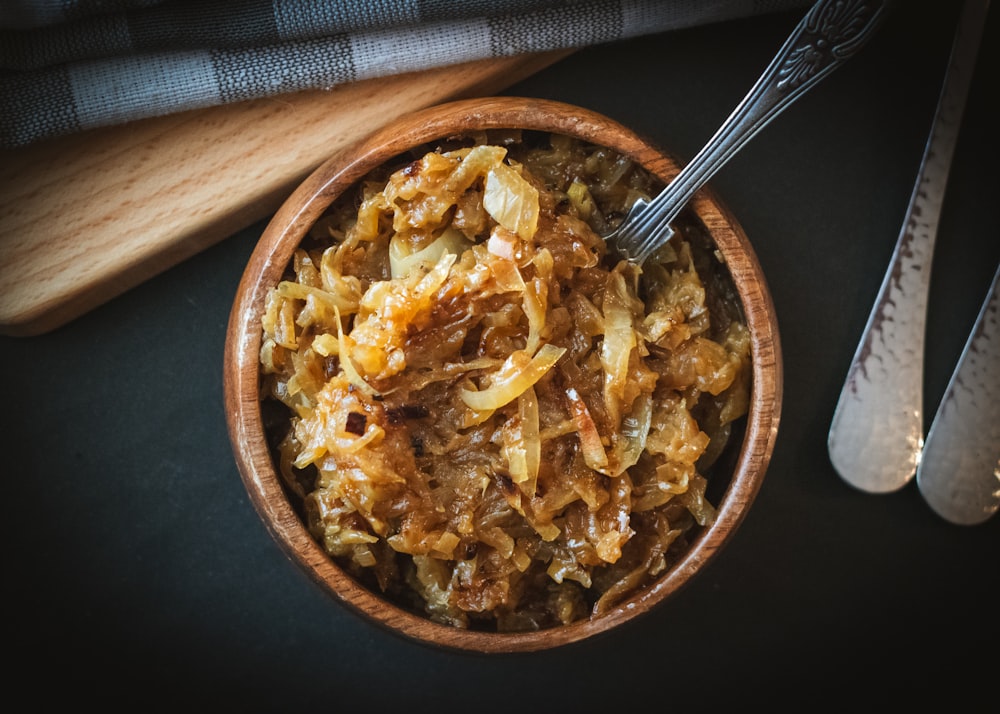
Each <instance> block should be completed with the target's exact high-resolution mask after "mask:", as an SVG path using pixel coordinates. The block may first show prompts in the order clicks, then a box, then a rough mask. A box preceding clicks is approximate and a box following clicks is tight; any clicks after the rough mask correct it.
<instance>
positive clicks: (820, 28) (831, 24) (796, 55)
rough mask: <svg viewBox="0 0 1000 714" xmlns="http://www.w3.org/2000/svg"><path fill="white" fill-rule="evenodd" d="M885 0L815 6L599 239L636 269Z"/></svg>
mask: <svg viewBox="0 0 1000 714" xmlns="http://www.w3.org/2000/svg"><path fill="white" fill-rule="evenodd" d="M890 4H891V3H890V2H883V1H882V0H878V1H876V2H872V1H870V0H850V1H846V2H845V0H819V2H817V3H816V4H815V5H813V6H812V8H810V10H809V12H808V13H806V15H805V17H803V18H802V20H801V21H800V22H799V24H798V25H796V26H795V29H794V30H793V31H792V33H791V35H789V37H788V39H787V40H786V41H785V43H784V44H783V45H782V46H781V49H780V50H779V51H778V53H777V54H776V55H775V57H774V59H773V60H771V63H770V64H769V65H768V67H767V69H765V70H764V73H763V74H762V75H761V76H760V78H759V79H758V80H757V81H756V82H755V83H754V85H753V87H751V89H750V91H749V92H748V93H747V95H746V96H745V97H744V98H743V100H742V101H741V102H740V103H739V105H737V107H736V109H734V110H733V112H732V114H730V115H729V117H728V118H727V119H726V121H725V122H724V123H723V124H722V126H721V127H719V129H718V131H716V133H715V134H714V135H713V136H712V138H711V139H710V140H709V141H708V143H707V144H705V146H704V147H703V148H702V149H701V150H700V151H699V152H698V154H697V155H696V156H695V157H694V158H693V159H692V160H691V162H690V163H688V164H687V165H686V166H685V167H684V168H683V170H681V172H680V173H679V174H677V176H676V177H675V178H674V179H673V181H671V182H670V184H669V185H668V186H667V187H666V188H665V189H664V190H663V191H661V192H660V193H659V194H658V195H657V196H655V197H654V198H653V199H652V200H650V201H648V202H647V201H642V200H640V201H636V203H635V204H634V205H633V206H632V209H631V210H630V211H629V214H628V216H626V218H625V220H624V221H623V222H622V224H621V225H620V226H619V227H618V228H617V229H616V230H614V231H612V232H611V233H610V234H609V235H608V236H607V241H608V243H609V244H610V245H612V246H613V247H614V248H615V249H616V250H617V251H618V252H619V253H620V254H621V255H622V256H623V257H626V258H628V259H630V260H633V261H635V262H637V263H639V264H640V265H641V264H642V263H643V262H644V261H645V260H646V259H647V258H648V257H649V256H650V255H652V254H653V253H655V252H656V250H657V249H658V248H659V247H660V246H662V245H664V244H665V243H666V242H667V241H669V240H670V237H671V236H672V235H673V229H672V228H671V227H670V224H671V222H673V220H674V219H675V218H677V215H678V214H679V213H680V212H681V210H682V209H683V208H684V206H685V205H686V204H687V202H688V201H690V200H691V198H692V197H693V196H694V194H695V193H696V192H697V191H698V189H700V188H701V187H702V186H704V185H705V183H706V182H707V181H708V180H709V179H711V178H712V176H714V175H715V173H716V172H717V171H718V170H719V169H720V168H722V166H723V165H724V164H725V163H726V162H727V161H728V160H729V159H730V158H731V157H732V156H733V155H734V154H735V153H736V152H738V151H739V150H740V149H741V148H742V147H743V146H744V144H746V143H747V142H748V141H750V139H752V138H753V137H754V136H755V135H756V134H757V132H759V131H760V130H761V129H763V128H764V127H765V126H767V124H769V123H770V122H771V120H773V119H774V118H775V117H776V116H778V115H779V114H780V113H781V112H782V111H784V110H785V109H787V108H788V107H789V106H790V105H791V104H792V103H793V102H795V100H796V99H798V98H799V97H801V96H802V95H803V94H805V93H806V92H807V91H808V90H809V89H811V88H812V87H813V86H815V85H816V84H817V83H818V82H819V81H820V80H821V79H823V78H824V77H826V76H827V75H829V74H830V73H831V72H832V71H833V70H835V69H836V68H837V67H839V66H840V65H841V64H843V63H844V62H846V61H847V60H848V59H850V58H851V57H853V56H854V55H855V54H856V53H857V52H858V51H859V50H860V49H861V48H862V47H863V46H864V45H865V44H866V42H867V41H868V39H869V38H870V37H871V36H872V35H873V34H874V33H875V30H876V29H877V28H878V25H879V24H880V22H881V20H882V19H883V17H884V15H885V12H886V10H887V7H888V6H889V5H890Z"/></svg>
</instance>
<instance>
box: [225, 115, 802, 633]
mask: <svg viewBox="0 0 1000 714" xmlns="http://www.w3.org/2000/svg"><path fill="white" fill-rule="evenodd" d="M484 128H524V129H536V130H540V131H547V132H558V133H563V134H568V135H571V136H576V137H579V138H583V139H585V140H589V141H593V142H596V143H600V144H602V145H605V146H608V147H611V148H613V149H615V150H617V151H619V152H620V153H623V154H625V155H628V156H630V157H631V158H632V159H634V160H636V161H637V162H638V163H640V164H642V165H643V166H644V167H645V168H647V169H648V170H650V171H651V172H653V173H654V174H656V175H657V176H658V177H659V178H661V179H662V180H663V181H668V180H669V179H670V178H672V177H673V176H674V175H675V174H676V173H677V170H678V164H677V162H676V161H675V160H674V159H673V158H672V157H671V156H669V155H668V154H666V153H664V152H663V151H661V150H660V149H658V148H657V147H654V146H651V145H650V144H649V143H647V142H645V141H644V140H643V139H642V138H640V137H639V136H638V135H636V134H635V133H634V132H632V131H631V130H629V129H628V128H626V127H624V126H621V125H620V124H618V123H616V122H614V121H613V120H611V119H608V118H606V117H604V116H602V115H599V114H596V113H594V112H590V111H588V110H586V109H583V108H580V107H574V106H571V105H566V104H562V103H558V102H551V101H545V100H539V99H523V98H515V97H506V98H505V97H492V98H485V99H473V100H466V101H460V102H452V103H448V104H445V105H441V106H436V107H433V108H431V109H428V110H425V111H423V112H418V113H415V114H413V115H410V116H408V117H407V118H406V119H405V120H402V121H399V122H395V123H393V124H391V125H389V126H387V127H385V128H384V129H383V130H381V131H378V132H375V133H374V134H373V135H372V136H371V137H369V138H368V139H366V140H365V141H363V142H360V143H359V144H357V145H354V146H352V147H351V148H350V149H349V150H346V151H344V152H341V153H340V154H338V155H336V156H334V157H332V158H331V159H330V160H328V161H326V162H324V163H323V164H322V165H321V166H319V167H318V168H317V169H316V171H314V172H313V173H312V174H311V175H310V176H309V177H308V178H307V179H306V180H305V181H303V182H302V183H301V184H300V185H299V186H298V188H296V189H295V191H294V192H292V194H291V195H290V196H289V198H288V200H287V201H286V202H285V203H284V204H283V205H282V206H281V207H280V208H279V209H278V211H277V212H276V213H275V215H274V217H273V218H272V220H271V221H270V222H269V224H268V226H267V228H266V229H265V231H264V233H263V235H262V236H261V239H260V241H259V242H258V244H257V246H256V248H255V250H254V252H253V254H252V255H251V256H250V259H249V262H248V265H247V267H246V270H245V271H244V274H243V276H242V279H241V281H240V284H239V287H238V289H237V294H236V299H235V301H234V304H233V308H232V312H231V313H230V319H229V325H228V330H227V334H226V344H225V355H224V365H225V366H224V372H223V389H224V399H225V408H226V409H225V411H226V418H227V423H228V428H229V435H230V439H231V441H232V445H233V452H234V455H235V458H236V462H237V466H238V467H239V470H240V474H241V477H242V479H243V482H244V485H245V486H246V488H247V492H248V494H249V496H250V499H251V501H252V503H253V504H254V507H255V508H256V510H257V512H258V513H259V514H260V516H261V518H262V519H263V521H264V522H265V524H266V525H267V527H268V529H269V531H270V533H271V534H272V536H273V537H274V538H275V540H276V541H277V543H278V544H279V545H280V546H281V547H282V549H283V550H284V551H285V553H286V554H287V555H288V556H289V558H290V559H291V560H292V561H293V562H295V563H297V564H298V565H299V566H300V567H301V568H302V569H303V570H304V571H305V572H306V573H307V574H308V575H309V576H310V577H311V578H312V579H313V580H314V581H315V582H316V583H318V584H319V585H320V586H321V587H322V588H323V589H324V590H325V591H326V592H328V593H329V594H330V595H331V596H333V597H334V598H336V599H337V600H338V601H340V602H341V603H342V604H344V605H345V606H347V607H349V608H350V609H352V610H353V611H355V612H357V613H359V614H361V615H362V616H364V617H365V618H367V619H368V620H369V621H370V622H372V623H374V624H376V625H378V626H380V627H383V628H385V629H387V630H389V631H392V632H394V633H396V634H398V635H401V636H404V637H406V638H410V639H413V640H416V641H419V642H423V643H426V644H430V645H434V646H437V647H442V648H445V649H451V650H462V651H474V652H481V653H507V652H529V651H537V650H542V649H547V648H553V647H559V646H562V645H566V644H569V643H573V642H577V641H580V640H583V639H586V638H589V637H592V636H595V635H600V634H602V633H604V632H607V631H608V630H610V629H612V628H614V627H616V626H618V625H620V624H622V623H625V622H627V621H630V620H632V619H634V618H636V617H639V616H641V615H643V614H644V613H647V612H649V611H650V610H651V609H652V608H654V607H656V606H657V605H659V604H660V603H661V602H663V601H664V600H665V599H666V598H668V597H669V596H670V595H671V594H673V593H675V592H677V591H678V590H679V589H680V588H682V587H683V586H684V585H685V584H686V583H688V582H689V581H690V580H691V578H693V577H695V576H696V575H697V574H698V573H699V572H701V570H702V568H703V567H704V566H705V565H706V564H707V563H709V562H710V561H711V560H712V559H713V558H714V557H715V555H716V554H717V553H718V552H719V551H720V549H721V548H722V547H723V546H724V545H725V544H726V543H727V542H728V541H729V540H730V538H731V536H732V535H733V533H734V532H735V531H736V529H737V528H738V526H739V525H740V524H741V523H742V521H743V519H744V518H745V516H746V513H747V509H748V508H749V507H750V506H751V504H752V503H753V501H754V499H755V497H756V495H757V493H758V491H759V489H760V486H761V484H762V482H763V479H764V475H765V472H766V470H767V466H768V464H769V462H770V459H771V454H772V451H773V449H774V444H775V439H776V438H777V431H778V424H779V420H780V415H781V403H782V384H783V363H782V356H781V347H780V340H779V334H778V325H777V317H776V314H775V309H774V305H773V303H772V300H771V295H770V292H769V289H768V286H767V282H766V280H765V278H764V275H763V272H762V269H761V266H760V264H759V262H758V259H757V257H756V254H755V253H754V250H753V248H752V246H751V244H750V242H749V240H748V238H747V236H746V234H745V233H744V232H743V229H742V228H741V227H740V225H739V223H738V222H737V221H736V219H735V217H733V216H732V214H731V213H730V212H729V211H728V210H727V209H726V208H725V207H724V206H723V205H722V204H721V202H720V201H719V200H718V198H717V197H716V196H715V195H714V193H713V192H712V191H710V190H708V189H702V190H701V191H700V192H699V193H698V194H697V195H696V196H695V198H694V199H693V201H692V203H691V204H690V205H691V208H692V209H693V211H694V213H695V214H697V216H698V217H699V218H700V220H701V222H702V223H703V225H704V226H705V228H706V229H707V230H708V231H709V233H710V234H711V236H712V238H713V239H714V241H715V243H716V246H717V247H718V249H719V252H720V254H721V255H722V257H723V259H724V260H725V261H726V263H727V265H728V266H729V269H730V273H731V275H732V278H733V283H734V285H735V287H736V289H737V291H738V292H739V294H740V297H741V298H742V301H743V307H744V310H745V313H746V318H747V324H748V326H749V328H750V332H751V360H752V377H751V378H752V392H751V399H750V405H749V412H748V415H747V420H746V430H745V434H744V437H743V443H742V446H741V448H740V450H739V454H738V456H737V458H736V461H735V466H734V469H733V472H732V474H731V475H730V477H729V479H730V480H729V482H728V486H727V487H726V489H725V492H724V494H723V496H722V498H721V501H720V502H719V503H717V504H716V506H717V518H716V521H715V522H714V523H713V524H711V525H710V526H708V527H706V528H704V529H703V530H701V531H700V532H699V533H698V535H697V536H696V537H695V538H694V539H693V543H692V545H691V547H690V549H689V550H688V551H687V553H686V554H685V555H684V556H683V557H681V558H680V559H679V560H678V561H677V562H675V563H674V564H673V565H672V566H671V567H670V568H669V569H668V570H667V571H666V572H665V573H663V574H662V575H661V576H660V577H659V578H658V579H657V580H656V581H655V582H654V583H653V584H652V585H650V586H649V587H647V588H645V589H642V590H640V591H639V592H638V593H636V594H634V595H633V596H632V597H630V598H629V599H627V600H626V601H624V602H622V603H620V604H619V605H618V606H616V607H615V608H613V609H611V610H609V611H607V612H605V613H603V614H601V615H595V616H592V617H590V618H588V619H585V620H580V621H577V622H574V623H572V624H569V625H566V626H563V627H558V628H553V629H549V630H542V631H538V632H523V633H496V632H480V631H472V630H462V629H459V628H455V627H449V626H445V625H441V624H436V623H434V622H431V621H430V620H428V619H426V618H424V617H421V616H419V615H415V614H413V613H410V612H406V611H404V610H401V609H399V608H398V607H396V606H395V605H393V604H392V603H390V602H388V601H387V600H385V599H383V598H382V597H380V596H379V595H378V594H376V593H374V592H372V591H370V590H367V589H365V588H364V587H362V586H361V585H359V583H358V582H357V581H356V580H354V579H353V578H351V577H350V576H349V575H348V574H347V573H346V572H345V571H344V570H342V569H341V568H340V567H339V566H338V565H336V564H335V563H334V562H333V561H332V560H331V559H330V558H329V557H327V556H326V555H325V553H324V552H323V551H322V549H321V548H320V546H319V545H318V544H317V543H316V542H315V540H314V539H313V538H312V537H311V536H310V535H309V533H308V531H307V529H306V527H305V525H304V523H303V522H302V520H301V519H300V518H299V517H298V515H297V514H296V512H295V510H294V508H293V506H292V504H291V502H290V501H289V499H288V497H287V495H286V493H285V490H284V488H283V485H282V478H281V476H280V475H279V473H278V472H277V470H276V469H275V467H274V462H273V461H272V458H271V454H270V452H269V449H268V442H267V438H266V436H265V430H264V425H263V420H262V415H261V405H260V401H259V398H260V394H261V389H260V387H261V383H260V363H259V354H260V347H261V335H262V329H261V319H262V316H263V313H264V309H265V306H264V303H265V298H266V295H267V292H268V290H269V289H270V288H271V287H272V286H274V285H276V284H277V282H278V281H279V280H280V279H281V277H282V273H283V272H284V270H285V266H286V265H287V264H288V261H289V260H290V259H291V257H292V254H293V252H294V250H295V248H296V247H298V245H299V243H300V241H301V240H302V239H303V237H304V236H305V235H306V233H307V232H308V230H309V229H310V227H311V226H312V225H313V223H314V222H315V221H316V219H317V218H319V217H320V216H321V215H322V213H323V212H324V210H326V208H328V207H329V206H330V205H331V204H332V203H333V201H334V200H335V199H336V198H337V197H338V196H339V195H340V194H341V193H342V192H343V191H344V190H346V189H347V188H348V187H350V186H351V185H352V184H353V183H354V182H355V181H357V180H358V179H359V178H361V177H362V176H364V175H365V174H366V173H368V171H370V170H371V169H374V168H376V167H377V166H379V165H380V164H382V163H383V162H385V161H387V160H389V159H391V158H392V157H394V156H396V155H398V154H399V153H401V152H402V151H404V150H406V149H411V148H414V147H418V146H420V145H422V144H424V143H426V142H431V141H435V140H437V139H440V138H441V137H446V136H449V135H453V134H455V133H458V132H461V131H465V130H472V129H484Z"/></svg>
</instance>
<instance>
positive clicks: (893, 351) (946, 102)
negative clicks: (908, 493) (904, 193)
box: [827, 0, 989, 493]
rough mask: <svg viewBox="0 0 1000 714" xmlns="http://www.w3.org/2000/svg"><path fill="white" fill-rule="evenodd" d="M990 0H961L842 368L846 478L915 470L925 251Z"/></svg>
mask: <svg viewBox="0 0 1000 714" xmlns="http://www.w3.org/2000/svg"><path fill="white" fill-rule="evenodd" d="M988 9H989V0H967V2H966V3H965V4H964V6H963V8H962V12H961V16H960V18H959V21H958V27H957V29H956V33H955V39H954V41H953V45H952V50H951V56H950V59H949V64H948V67H947V69H946V71H945V78H944V85H943V87H942V89H941V94H940V97H939V99H938V105H937V109H936V112H935V116H934V121H933V124H932V128H931V133H930V137H929V139H928V141H927V145H926V147H925V149H924V155H923V159H922V161H921V165H920V171H919V173H918V175H917V181H916V184H915V185H914V187H913V193H912V196H911V198H910V203H909V206H908V208H907V210H906V215H905V217H904V220H903V226H902V230H901V231H900V234H899V237H898V239H897V242H896V246H895V250H894V252H893V255H892V258H891V260H890V262H889V266H888V268H887V270H886V273H885V277H884V279H883V282H882V286H881V288H880V289H879V293H878V297H877V299H876V300H875V304H874V306H873V307H872V311H871V314H870V316H869V318H868V323H867V325H866V326H865V328H864V331H863V333H862V336H861V340H860V342H859V344H858V347H857V351H856V352H855V354H854V358H853V360H852V361H851V364H850V367H849V369H848V372H847V378H846V380H845V382H844V386H843V389H842V390H841V393H840V398H839V400H838V403H837V407H836V410H835V412H834V414H833V420H832V423H831V425H830V432H829V436H828V439H827V446H828V450H829V454H830V461H831V462H832V463H833V466H834V468H835V469H836V470H837V473H839V474H840V476H841V478H843V479H844V480H845V481H846V482H847V483H849V484H851V485H852V486H855V487H856V488H858V489H861V490H863V491H868V492H871V493H888V492H891V491H896V490H898V489H900V488H902V487H903V486H905V485H906V484H907V483H908V482H909V481H910V480H911V479H912V478H913V476H914V474H915V472H916V468H917V463H918V461H919V458H920V452H921V449H922V447H923V443H924V441H923V434H924V412H923V400H924V390H923V381H924V333H925V326H926V319H927V295H928V289H929V286H930V271H931V258H932V257H933V254H934V242H935V238H936V236H937V229H938V220H939V217H940V214H941V204H942V201H943V197H944V193H945V188H946V187H947V183H948V173H949V170H950V168H951V159H952V155H953V154H954V149H955V142H956V139H957V136H958V130H959V126H960V125H961V121H962V113H963V111H964V109H965V99H966V94H967V92H968V88H969V84H970V81H971V79H972V72H973V67H974V66H975V62H976V54H977V53H978V50H979V42H980V39H981V37H982V31H983V25H984V23H985V18H986V13H987V10H988Z"/></svg>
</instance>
